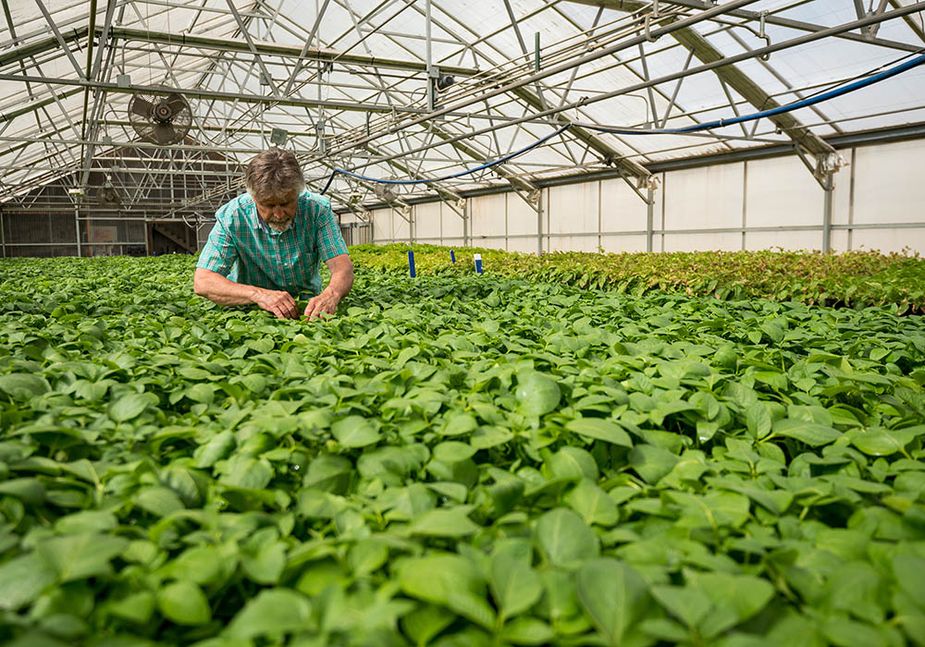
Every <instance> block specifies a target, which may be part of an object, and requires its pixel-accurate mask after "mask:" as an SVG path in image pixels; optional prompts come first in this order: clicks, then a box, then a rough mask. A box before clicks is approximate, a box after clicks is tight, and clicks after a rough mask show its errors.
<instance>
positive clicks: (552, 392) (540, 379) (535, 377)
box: [514, 371, 562, 416]
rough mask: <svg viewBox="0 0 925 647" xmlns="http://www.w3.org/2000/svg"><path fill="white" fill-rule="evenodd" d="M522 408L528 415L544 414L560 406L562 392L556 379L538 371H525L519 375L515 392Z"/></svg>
mask: <svg viewBox="0 0 925 647" xmlns="http://www.w3.org/2000/svg"><path fill="white" fill-rule="evenodd" d="M514 395H515V397H516V398H517V402H518V404H519V406H520V410H521V411H522V412H523V413H524V414H526V415H528V416H542V415H544V414H546V413H549V412H550V411H552V410H554V409H555V408H556V407H557V406H559V399H560V398H561V397H562V392H561V391H560V390H559V385H558V384H557V383H556V381H555V380H554V379H552V378H551V377H549V376H548V375H544V374H543V373H539V372H537V371H524V372H522V373H520V374H518V376H517V390H516V391H515V393H514Z"/></svg>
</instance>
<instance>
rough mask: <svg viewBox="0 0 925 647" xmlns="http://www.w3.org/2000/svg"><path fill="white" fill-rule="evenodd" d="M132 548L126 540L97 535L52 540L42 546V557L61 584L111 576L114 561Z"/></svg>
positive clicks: (85, 534) (39, 550) (70, 536)
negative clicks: (112, 560)
mask: <svg viewBox="0 0 925 647" xmlns="http://www.w3.org/2000/svg"><path fill="white" fill-rule="evenodd" d="M127 546H128V540H126V539H123V538H122V537H114V536H111V535H103V534H96V533H83V534H79V535H65V536H63V537H52V538H50V539H46V540H44V541H42V542H40V543H39V544H38V546H37V550H38V554H39V555H40V556H41V558H42V559H43V561H44V562H45V563H46V564H47V565H48V566H49V567H50V568H51V569H52V570H54V571H55V573H56V574H57V577H58V581H60V582H71V581H74V580H83V579H86V578H88V577H96V576H100V575H108V574H109V573H111V572H112V568H111V566H110V564H109V562H110V560H111V559H112V558H113V557H115V556H116V555H118V554H119V553H121V552H122V551H123V550H124V549H125V548H126V547H127Z"/></svg>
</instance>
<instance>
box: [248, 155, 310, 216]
mask: <svg viewBox="0 0 925 647" xmlns="http://www.w3.org/2000/svg"><path fill="white" fill-rule="evenodd" d="M244 183H245V185H246V186H247V191H248V193H250V194H251V197H252V198H254V202H255V203H256V205H257V213H258V214H259V215H260V217H261V218H262V219H263V221H264V222H266V223H267V224H268V225H269V226H270V227H272V228H273V229H276V230H277V231H284V230H285V229H287V228H288V227H289V225H290V224H292V220H293V218H295V214H296V208H297V207H298V204H299V194H300V193H301V192H302V190H303V189H304V188H305V179H304V178H303V177H302V169H301V168H299V161H298V160H297V159H296V156H295V155H294V154H293V153H292V151H289V150H284V149H281V148H271V149H269V150H266V151H263V152H262V153H260V154H258V155H257V156H256V157H255V158H254V159H252V160H251V161H250V162H249V163H248V165H247V169H246V170H245V171H244Z"/></svg>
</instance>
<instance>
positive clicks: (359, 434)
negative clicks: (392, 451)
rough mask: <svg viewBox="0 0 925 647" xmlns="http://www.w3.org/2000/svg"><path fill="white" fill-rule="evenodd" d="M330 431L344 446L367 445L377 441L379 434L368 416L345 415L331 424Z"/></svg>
mask: <svg viewBox="0 0 925 647" xmlns="http://www.w3.org/2000/svg"><path fill="white" fill-rule="evenodd" d="M331 433H332V434H333V435H334V438H336V439H337V442H339V443H340V444H341V445H342V446H344V447H349V448H355V447H368V446H369V445H375V444H376V443H377V442H379V438H380V437H381V434H380V433H379V430H378V429H377V428H376V425H375V424H373V422H372V421H371V420H369V419H368V418H364V417H362V416H347V417H346V418H341V419H340V420H338V421H337V422H335V423H334V424H332V425H331Z"/></svg>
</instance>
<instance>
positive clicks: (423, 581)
mask: <svg viewBox="0 0 925 647" xmlns="http://www.w3.org/2000/svg"><path fill="white" fill-rule="evenodd" d="M398 583H399V586H400V587H401V590H402V591H404V592H405V594H407V595H409V596H411V597H413V598H417V599H419V600H424V601H425V602H431V603H433V604H439V605H441V606H445V607H447V608H449V609H452V610H453V611H455V612H457V613H459V614H460V615H462V616H464V617H466V618H468V619H470V620H472V621H473V622H476V623H478V624H481V625H483V626H486V625H487V626H488V627H489V628H490V627H491V626H493V624H494V613H493V612H492V610H491V608H490V607H489V606H488V604H487V603H486V602H485V599H484V595H485V582H484V580H483V579H482V578H481V576H480V575H479V573H478V571H477V570H476V569H475V567H474V565H473V564H472V563H471V562H469V561H468V560H466V559H464V558H462V557H459V556H456V555H449V554H434V555H429V556H427V557H419V558H412V559H406V560H404V561H402V562H401V565H400V566H399V570H398Z"/></svg>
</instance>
